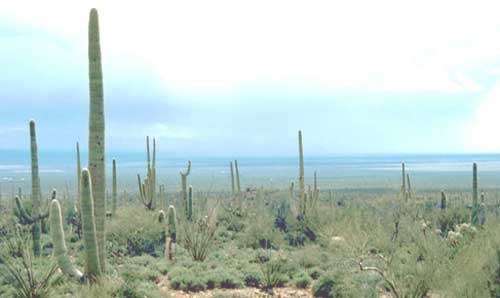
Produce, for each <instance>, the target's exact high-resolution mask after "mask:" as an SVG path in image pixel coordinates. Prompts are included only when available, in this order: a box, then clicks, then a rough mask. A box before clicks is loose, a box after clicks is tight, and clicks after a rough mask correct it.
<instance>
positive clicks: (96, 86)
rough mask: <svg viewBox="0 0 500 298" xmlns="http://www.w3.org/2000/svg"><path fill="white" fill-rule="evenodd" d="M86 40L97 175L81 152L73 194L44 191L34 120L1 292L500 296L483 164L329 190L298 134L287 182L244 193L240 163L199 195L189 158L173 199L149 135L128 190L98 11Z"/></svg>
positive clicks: (1, 222)
mask: <svg viewBox="0 0 500 298" xmlns="http://www.w3.org/2000/svg"><path fill="white" fill-rule="evenodd" d="M88 33H89V40H88V43H89V44H88V45H89V49H88V50H89V52H88V55H89V91H90V92H89V94H90V105H89V107H90V110H89V139H88V148H89V150H88V154H89V156H88V161H89V162H88V166H87V167H83V166H82V165H81V161H80V147H79V143H76V152H75V164H76V168H77V171H76V173H74V176H75V179H76V180H77V181H78V183H77V187H76V189H74V190H72V191H69V190H67V191H66V192H65V195H64V196H61V195H60V194H59V193H60V192H58V191H57V190H55V189H54V190H52V191H51V192H50V194H42V191H41V183H43V181H41V179H40V176H39V165H38V152H37V149H38V148H37V135H36V123H35V121H34V120H31V121H29V131H30V140H31V142H30V144H31V148H30V151H31V193H29V194H22V193H19V194H18V196H16V197H11V198H10V197H9V198H6V197H5V196H4V197H3V198H2V199H1V200H0V297H24V298H45V297H51V298H52V297H127V298H139V297H226V298H229V297H267V296H273V295H274V296H277V297H324V298H344V297H393V298H423V297H433V298H437V297H470V298H472V297H500V235H499V233H498V231H499V230H500V220H499V218H500V217H499V214H500V204H499V203H498V196H499V194H500V192H498V191H496V190H486V191H484V192H481V188H480V185H481V183H480V182H481V180H480V176H481V175H480V169H479V168H478V166H477V165H476V164H473V165H471V185H470V189H469V190H468V191H462V190H446V191H445V190H443V191H438V192H436V191H432V190H419V189H416V188H415V187H412V183H411V175H410V174H409V173H408V170H411V169H408V168H407V167H406V166H405V164H404V163H402V169H401V189H400V191H392V190H390V189H388V190H386V191H378V192H370V191H369V190H341V191H340V190H336V189H333V188H329V189H328V188H326V189H325V188H323V189H320V188H319V187H318V183H317V179H318V176H320V175H321V173H316V172H314V176H313V183H312V185H306V183H305V181H306V179H305V167H306V166H307V165H306V164H305V163H304V154H306V153H307V142H306V141H305V140H307V137H306V135H303V134H302V132H301V131H300V130H299V131H298V158H297V163H298V171H297V177H296V179H295V180H294V181H290V185H289V187H286V188H282V189H280V188H264V187H261V186H253V185H244V184H243V183H242V180H241V179H240V178H241V175H242V173H243V172H244V170H243V169H244V166H245V165H243V164H240V165H238V161H237V160H234V161H228V173H230V176H229V175H228V177H227V179H228V181H230V185H231V188H228V189H227V190H226V191H202V190H197V189H196V185H190V183H189V179H190V178H189V175H190V173H191V171H196V164H195V163H191V161H189V160H188V161H186V168H184V169H180V170H179V176H178V177H175V178H174V177H169V178H170V179H177V181H179V182H180V185H181V187H180V189H178V190H177V191H175V192H168V191H167V190H166V188H165V185H161V184H159V181H160V179H158V177H161V175H162V174H161V172H157V168H156V154H157V153H156V148H157V143H156V140H155V139H154V138H153V139H152V142H151V141H150V138H149V137H146V136H145V138H146V143H145V145H146V146H145V147H146V153H145V161H146V167H145V173H138V174H137V181H138V183H137V186H136V191H135V192H127V191H122V190H120V189H118V183H117V181H118V180H119V179H120V160H115V159H113V160H112V162H111V163H109V159H108V158H107V157H106V147H105V113H104V99H103V74H102V67H101V52H100V41H99V25H98V15H97V11H96V10H95V9H93V10H91V12H90V18H89V31H88ZM75 141H76V140H75ZM151 144H152V148H151ZM107 163H109V164H110V166H111V168H112V173H111V175H109V176H110V177H111V181H112V183H111V185H107V184H106V177H107V175H106V172H105V169H106V164H107ZM240 171H241V172H240ZM162 181H163V180H162ZM108 189H110V191H111V195H109V196H108V195H106V193H107V190H108Z"/></svg>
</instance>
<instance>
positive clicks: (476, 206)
mask: <svg viewBox="0 0 500 298" xmlns="http://www.w3.org/2000/svg"><path fill="white" fill-rule="evenodd" d="M471 222H472V224H473V225H477V224H478V223H479V202H478V192H477V164H476V163H474V164H473V165H472V216H471Z"/></svg>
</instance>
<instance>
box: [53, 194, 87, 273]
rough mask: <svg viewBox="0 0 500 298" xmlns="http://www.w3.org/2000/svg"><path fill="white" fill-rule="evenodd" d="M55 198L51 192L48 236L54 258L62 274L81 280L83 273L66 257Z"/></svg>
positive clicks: (62, 231)
mask: <svg viewBox="0 0 500 298" xmlns="http://www.w3.org/2000/svg"><path fill="white" fill-rule="evenodd" d="M55 197H56V194H55V190H53V194H52V198H53V199H52V202H51V204H50V234H51V236H52V242H53V244H54V249H53V253H54V257H55V258H56V260H57V265H58V266H59V268H61V270H62V272H63V273H65V274H67V275H69V276H71V277H75V278H77V279H82V278H83V273H82V272H80V271H79V270H78V269H76V268H75V266H74V265H73V263H72V262H71V259H70V258H69V256H68V248H67V247H66V242H65V240H64V239H65V238H64V229H63V221H62V214H61V206H60V205H59V202H58V201H57V199H55Z"/></svg>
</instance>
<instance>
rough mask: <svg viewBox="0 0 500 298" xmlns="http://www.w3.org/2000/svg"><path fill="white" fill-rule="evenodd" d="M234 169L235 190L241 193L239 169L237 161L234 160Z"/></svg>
mask: <svg viewBox="0 0 500 298" xmlns="http://www.w3.org/2000/svg"><path fill="white" fill-rule="evenodd" d="M234 170H235V172H236V190H237V193H238V195H239V194H241V184H240V171H239V169H238V161H237V160H235V161H234Z"/></svg>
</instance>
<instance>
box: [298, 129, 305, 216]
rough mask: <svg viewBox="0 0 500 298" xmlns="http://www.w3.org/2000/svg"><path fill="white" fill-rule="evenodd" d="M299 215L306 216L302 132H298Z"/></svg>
mask: <svg viewBox="0 0 500 298" xmlns="http://www.w3.org/2000/svg"><path fill="white" fill-rule="evenodd" d="M299 200H300V202H299V215H300V216H302V217H305V214H306V187H305V183H304V148H303V146H302V131H301V130H299Z"/></svg>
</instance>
